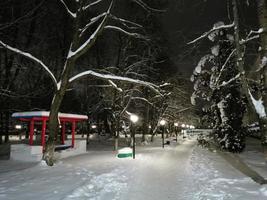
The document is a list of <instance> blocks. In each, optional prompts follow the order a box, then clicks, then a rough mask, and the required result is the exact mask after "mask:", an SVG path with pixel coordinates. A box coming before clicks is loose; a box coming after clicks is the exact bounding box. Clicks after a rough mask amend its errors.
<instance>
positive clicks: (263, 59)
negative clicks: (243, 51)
mask: <svg viewBox="0 0 267 200" xmlns="http://www.w3.org/2000/svg"><path fill="white" fill-rule="evenodd" d="M266 64H267V58H266V56H263V57H262V59H261V65H262V66H265V65H266Z"/></svg>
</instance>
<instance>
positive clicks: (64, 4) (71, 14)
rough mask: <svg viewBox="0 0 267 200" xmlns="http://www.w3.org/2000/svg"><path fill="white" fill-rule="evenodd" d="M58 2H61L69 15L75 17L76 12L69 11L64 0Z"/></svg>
mask: <svg viewBox="0 0 267 200" xmlns="http://www.w3.org/2000/svg"><path fill="white" fill-rule="evenodd" d="M60 2H61V3H62V4H63V6H64V8H65V9H66V11H67V12H68V13H69V14H70V16H71V17H73V18H76V16H77V15H76V13H74V12H71V11H70V9H69V7H68V6H67V5H66V3H65V2H64V0H60Z"/></svg>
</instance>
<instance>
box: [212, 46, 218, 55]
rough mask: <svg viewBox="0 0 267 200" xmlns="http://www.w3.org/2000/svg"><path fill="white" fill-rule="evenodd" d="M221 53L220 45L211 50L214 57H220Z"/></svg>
mask: <svg viewBox="0 0 267 200" xmlns="http://www.w3.org/2000/svg"><path fill="white" fill-rule="evenodd" d="M219 51H220V46H219V45H216V46H213V47H212V48H211V53H212V54H213V55H214V56H218V55H219Z"/></svg>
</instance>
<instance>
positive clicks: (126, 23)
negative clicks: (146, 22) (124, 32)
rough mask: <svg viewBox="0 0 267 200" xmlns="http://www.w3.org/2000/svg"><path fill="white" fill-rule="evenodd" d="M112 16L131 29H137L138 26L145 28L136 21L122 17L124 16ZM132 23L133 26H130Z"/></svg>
mask: <svg viewBox="0 0 267 200" xmlns="http://www.w3.org/2000/svg"><path fill="white" fill-rule="evenodd" d="M110 17H111V18H112V19H114V20H116V21H118V22H120V23H122V24H123V25H124V26H125V27H127V28H129V29H137V28H143V26H142V25H140V24H137V23H135V22H132V21H129V20H126V19H122V18H119V17H116V16H115V15H112V14H111V15H110ZM128 24H129V25H132V26H129V25H128Z"/></svg>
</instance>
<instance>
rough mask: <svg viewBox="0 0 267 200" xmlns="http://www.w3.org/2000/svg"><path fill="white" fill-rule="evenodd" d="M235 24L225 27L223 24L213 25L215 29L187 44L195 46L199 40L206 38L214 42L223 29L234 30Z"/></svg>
mask: <svg viewBox="0 0 267 200" xmlns="http://www.w3.org/2000/svg"><path fill="white" fill-rule="evenodd" d="M234 25H235V24H234V22H233V23H232V24H227V25H224V23H223V22H217V23H215V24H214V25H213V28H212V29H210V30H209V31H208V32H205V33H203V34H202V35H201V36H199V37H198V38H196V39H194V40H192V41H191V42H189V43H187V44H193V43H195V42H197V41H199V40H202V39H204V38H206V37H208V38H209V40H211V41H214V40H215V37H216V35H217V34H218V31H220V30H222V29H229V28H233V27H234Z"/></svg>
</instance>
